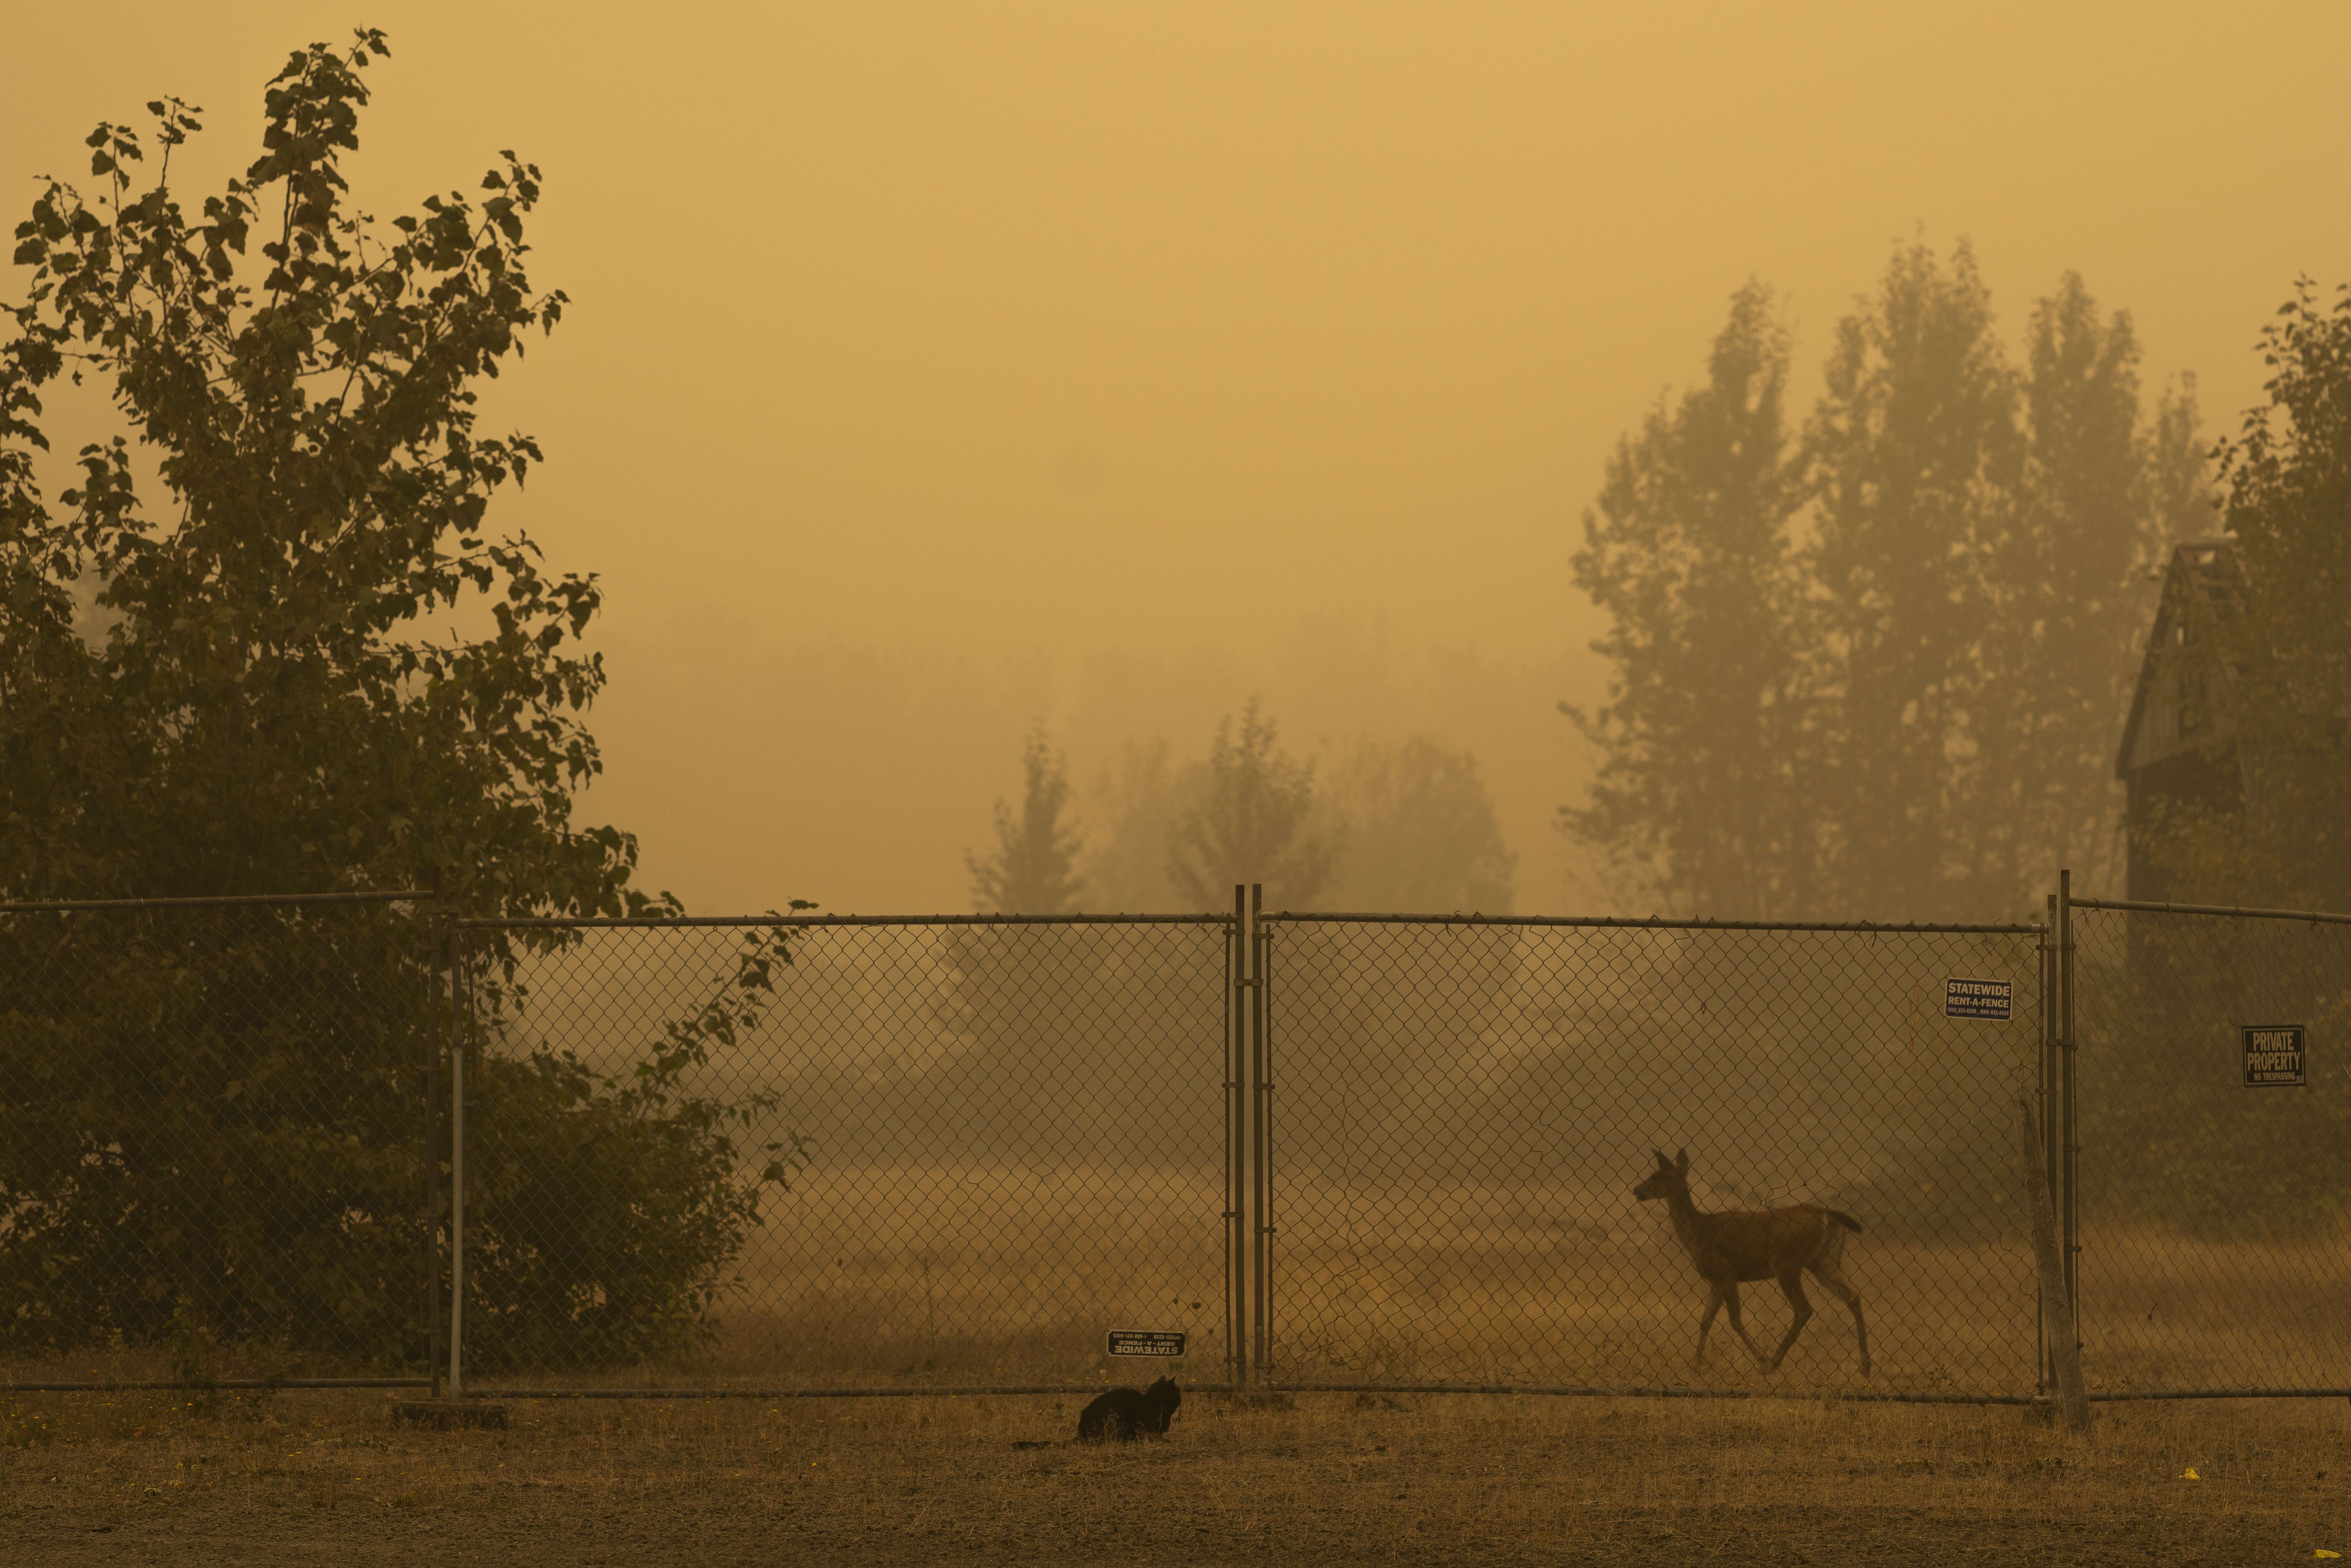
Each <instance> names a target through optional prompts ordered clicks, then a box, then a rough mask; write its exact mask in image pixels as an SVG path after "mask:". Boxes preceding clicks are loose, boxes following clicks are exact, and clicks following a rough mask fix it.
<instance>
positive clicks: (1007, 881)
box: [964, 725, 1085, 915]
mask: <svg viewBox="0 0 2351 1568" xmlns="http://www.w3.org/2000/svg"><path fill="white" fill-rule="evenodd" d="M1021 768H1022V771H1023V772H1024V774H1025V775H1026V778H1027V785H1026V787H1025V788H1024V789H1023V790H1022V791H1021V797H1020V811H1019V815H1018V816H1016V815H1014V814H1013V810H1012V808H1011V807H1010V806H1008V805H1007V804H1006V803H1005V802H1004V801H1003V800H998V801H997V802H996V850H995V852H993V853H992V854H988V855H986V856H982V855H977V854H973V853H970V852H966V853H965V855H964V864H965V865H966V866H967V868H968V869H969V870H970V872H971V895H972V903H973V906H974V907H975V908H977V909H978V910H980V911H981V912H983V913H988V912H994V913H997V914H1002V915H1067V914H1069V913H1070V912H1071V910H1073V909H1075V908H1076V907H1077V903H1078V895H1079V894H1081V893H1082V892H1084V891H1085V879H1084V878H1083V877H1081V876H1080V875H1079V874H1078V873H1077V863H1078V854H1079V852H1080V850H1081V847H1082V846H1081V841H1080V839H1079V836H1078V832H1077V830H1076V828H1075V827H1074V825H1072V824H1071V822H1070V821H1069V820H1068V816H1067V813H1068V811H1069V808H1070V774H1069V764H1068V760H1067V759H1066V758H1062V757H1061V756H1059V755H1057V754H1056V753H1055V752H1054V751H1053V748H1052V747H1051V745H1050V743H1049V742H1048V741H1047V739H1046V736H1045V728H1044V726H1042V725H1039V726H1038V727H1036V728H1035V729H1033V730H1031V731H1030V732H1029V740H1028V744H1027V746H1026V747H1025V748H1024V749H1023V751H1022V753H1021Z"/></svg>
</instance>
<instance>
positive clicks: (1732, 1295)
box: [1714, 1280, 1763, 1366]
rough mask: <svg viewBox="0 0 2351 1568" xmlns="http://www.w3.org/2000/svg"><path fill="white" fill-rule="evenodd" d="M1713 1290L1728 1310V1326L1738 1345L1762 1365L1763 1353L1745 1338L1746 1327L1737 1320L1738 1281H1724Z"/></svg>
mask: <svg viewBox="0 0 2351 1568" xmlns="http://www.w3.org/2000/svg"><path fill="white" fill-rule="evenodd" d="M1714 1289H1715V1293H1716V1294H1717V1295H1719V1297H1721V1299H1722V1304H1723V1305H1724V1306H1726V1307H1728V1308H1729V1309H1730V1326H1731V1328H1732V1330H1733V1331H1735V1332H1736V1333H1738V1335H1739V1343H1741V1344H1743V1345H1745V1346H1746V1347H1747V1354H1750V1355H1751V1356H1753V1357H1754V1358H1755V1364H1756V1365H1758V1366H1761V1365H1762V1364H1763V1353H1762V1352H1761V1351H1760V1350H1757V1349H1756V1348H1755V1342H1754V1341H1753V1340H1751V1339H1749V1338H1748V1337H1747V1325H1746V1324H1745V1323H1743V1322H1740V1318H1739V1281H1736V1280H1725V1281H1723V1282H1722V1283H1720V1284H1719V1285H1717V1286H1716V1287H1715V1288H1714Z"/></svg>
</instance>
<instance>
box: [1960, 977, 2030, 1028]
mask: <svg viewBox="0 0 2351 1568" xmlns="http://www.w3.org/2000/svg"><path fill="white" fill-rule="evenodd" d="M2014 991H2015V987H2014V986H2013V984H2012V983H2011V982H2010V981H2007V980H1957V979H1947V980H1945V981H1944V982H1943V1016H1944V1017H1945V1018H1947V1019H1997V1020H1998V1021H2000V1022H2001V1023H2006V1022H2007V1021H2008V1020H2009V1019H2010V1018H2011V1017H2012V1016H2014V1014H2013V1010H2012V1009H2014V1006H2015V998H2014Z"/></svg>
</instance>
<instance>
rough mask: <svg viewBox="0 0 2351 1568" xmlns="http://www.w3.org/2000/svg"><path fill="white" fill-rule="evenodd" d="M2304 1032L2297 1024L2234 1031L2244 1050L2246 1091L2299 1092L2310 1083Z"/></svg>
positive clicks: (2259, 1025) (2255, 1025)
mask: <svg viewBox="0 0 2351 1568" xmlns="http://www.w3.org/2000/svg"><path fill="white" fill-rule="evenodd" d="M2303 1034H2304V1026H2303V1025H2301V1024H2298V1023H2249V1024H2247V1025H2245V1026H2244V1027H2243V1028H2241V1029H2240V1030H2238V1031H2237V1037H2238V1039H2239V1040H2241V1041H2242V1042H2243V1044H2244V1048H2245V1087H2246V1088H2248V1089H2273V1088H2286V1089H2300V1088H2304V1087H2305V1086H2306V1085H2307V1084H2308V1083H2309V1082H2310V1058H2309V1056H2308V1054H2307V1053H2306V1052H2304V1050H2303Z"/></svg>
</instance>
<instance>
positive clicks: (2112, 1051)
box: [2070, 900, 2351, 1393]
mask: <svg viewBox="0 0 2351 1568" xmlns="http://www.w3.org/2000/svg"><path fill="white" fill-rule="evenodd" d="M2070 925H2071V927H2072V932H2073V944H2074V972H2073V981H2072V998H2073V1014H2074V1041H2075V1064H2074V1078H2075V1082H2074V1103H2075V1105H2076V1107H2077V1111H2076V1116H2077V1120H2078V1141H2079V1145H2080V1149H2079V1154H2078V1156H2077V1163H2076V1166H2075V1191H2074V1207H2075V1209H2076V1214H2077V1218H2076V1226H2077V1244H2078V1246H2079V1248H2080V1264H2079V1270H2080V1287H2079V1291H2078V1295H2079V1301H2080V1309H2081V1310H2080V1322H2081V1337H2082V1341H2083V1346H2084V1349H2083V1368H2084V1372H2085V1376H2086V1377H2087V1378H2088V1380H2089V1383H2090V1386H2091V1387H2092V1388H2093V1389H2098V1390H2105V1391H2107V1392H2111V1393H2145V1392H2148V1391H2155V1390H2184V1391H2199V1392H2209V1391H2211V1390H2214V1389H2248V1390H2281V1391H2283V1390H2295V1389H2328V1390H2341V1389H2344V1388H2346V1387H2351V1253H2346V1242H2351V1235H2346V1221H2351V1061H2346V1059H2345V1058H2344V1055H2343V1050H2342V1042H2343V1040H2345V1038H2346V1027H2345V1026H2346V1024H2351V916H2345V915H2270V914H2263V913H2260V912H2253V911H2220V910H2195V909H2186V908H2178V907H2167V906H2161V905H2148V904H2123V903H2119V902H2105V901H2098V900H2074V901H2073V902H2072V904H2071V905H2070Z"/></svg>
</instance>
